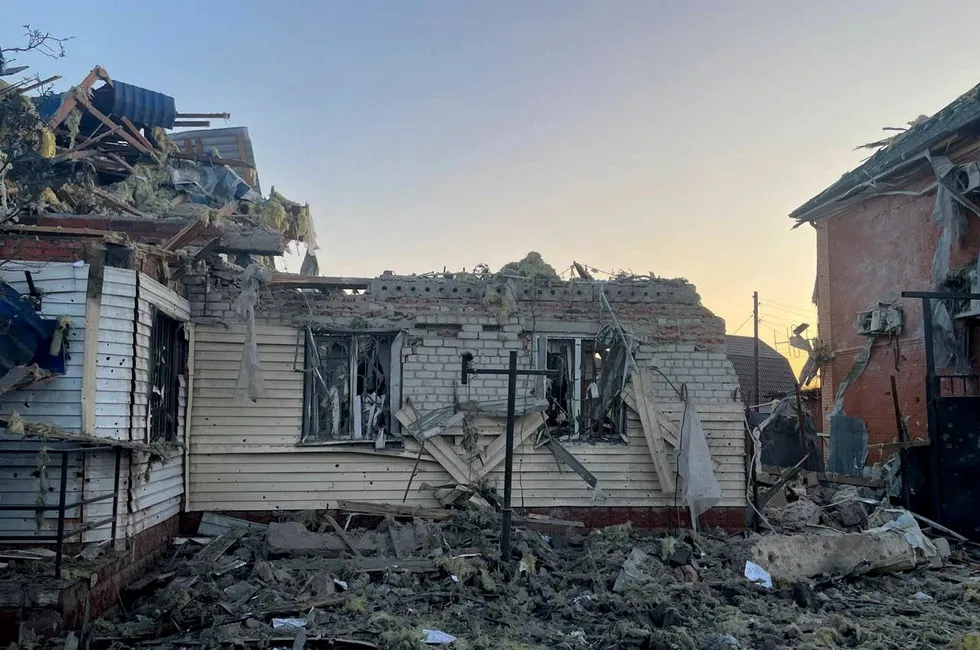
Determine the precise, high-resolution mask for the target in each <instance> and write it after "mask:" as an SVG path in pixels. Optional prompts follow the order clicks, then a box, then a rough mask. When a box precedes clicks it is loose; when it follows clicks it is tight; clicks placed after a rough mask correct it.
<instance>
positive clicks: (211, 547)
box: [188, 532, 239, 564]
mask: <svg viewBox="0 0 980 650" xmlns="http://www.w3.org/2000/svg"><path fill="white" fill-rule="evenodd" d="M238 540H239V536H238V535H237V534H235V533H234V532H231V533H225V534H224V535H222V536H221V537H216V538H215V539H214V540H212V541H211V543H210V544H208V545H207V546H205V547H204V548H202V549H201V550H200V551H198V553H197V555H195V556H194V559H193V560H191V561H190V562H188V564H205V563H208V564H210V563H212V562H217V561H218V559H220V558H221V556H222V555H224V554H225V553H227V552H228V550H229V549H230V548H231V547H232V546H234V545H235V544H236V543H238Z"/></svg>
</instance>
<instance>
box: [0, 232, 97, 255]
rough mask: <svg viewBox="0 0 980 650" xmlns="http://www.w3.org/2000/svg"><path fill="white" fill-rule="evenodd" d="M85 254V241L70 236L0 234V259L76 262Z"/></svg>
mask: <svg viewBox="0 0 980 650" xmlns="http://www.w3.org/2000/svg"><path fill="white" fill-rule="evenodd" d="M84 255H85V241H84V240H82V239H77V238H71V237H38V236H36V235H19V234H13V233H2V234H0V259H5V260H22V261H25V262H76V261H78V260H80V259H83V257H84Z"/></svg>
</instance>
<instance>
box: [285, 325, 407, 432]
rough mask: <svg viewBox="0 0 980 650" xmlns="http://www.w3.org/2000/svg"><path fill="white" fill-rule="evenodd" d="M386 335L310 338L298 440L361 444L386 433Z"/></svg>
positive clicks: (388, 358)
mask: <svg viewBox="0 0 980 650" xmlns="http://www.w3.org/2000/svg"><path fill="white" fill-rule="evenodd" d="M393 339H394V337H393V336H391V335H368V334H311V335H310V336H308V339H307V343H306V356H307V359H306V374H307V379H306V400H307V403H306V409H305V410H306V418H307V421H306V426H305V427H304V430H305V431H304V436H303V441H304V442H332V441H345V440H349V441H362V440H363V441H367V440H378V439H379V438H381V439H384V438H385V436H387V435H389V434H390V433H391V404H390V398H391V391H390V383H389V377H390V376H391V358H392V355H391V348H392V342H393Z"/></svg>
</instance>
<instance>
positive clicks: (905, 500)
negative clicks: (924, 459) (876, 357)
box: [891, 375, 912, 510]
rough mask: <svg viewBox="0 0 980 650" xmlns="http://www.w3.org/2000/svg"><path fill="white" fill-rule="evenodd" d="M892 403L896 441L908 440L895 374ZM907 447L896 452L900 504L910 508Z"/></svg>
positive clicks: (907, 508) (910, 496) (893, 376)
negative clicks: (899, 481) (900, 482)
mask: <svg viewBox="0 0 980 650" xmlns="http://www.w3.org/2000/svg"><path fill="white" fill-rule="evenodd" d="M891 379H892V405H893V406H894V407H895V427H896V429H897V431H898V441H899V442H908V440H909V434H908V431H907V430H906V429H905V421H904V420H902V410H901V408H899V406H898V385H897V384H896V383H895V375H892V378H891ZM908 457H909V455H908V449H905V448H904V447H903V448H902V449H901V450H900V451H899V452H898V458H899V462H900V463H901V464H902V466H901V468H899V473H900V474H901V476H902V505H904V506H905V509H906V510H911V509H912V495H911V493H910V492H909V468H908V464H909V463H908Z"/></svg>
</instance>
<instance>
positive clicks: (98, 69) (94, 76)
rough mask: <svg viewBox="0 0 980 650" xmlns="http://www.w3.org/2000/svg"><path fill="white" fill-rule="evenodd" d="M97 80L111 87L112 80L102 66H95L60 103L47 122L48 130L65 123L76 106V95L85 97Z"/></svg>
mask: <svg viewBox="0 0 980 650" xmlns="http://www.w3.org/2000/svg"><path fill="white" fill-rule="evenodd" d="M99 79H101V80H102V81H104V82H106V83H107V84H109V85H112V79H110V78H109V73H108V72H106V71H105V70H104V69H103V68H102V66H98V65H97V66H95V67H94V68H92V71H91V72H89V73H88V75H86V77H85V78H84V79H82V83H80V84H78V86H76V87H75V88H76V92H73V93H69V94H68V96H67V97H65V99H64V101H63V102H61V106H59V107H58V110H57V111H55V113H54V115H53V116H52V117H51V119H50V120H48V128H49V129H51V130H54V129H56V128H58V125H59V124H61V123H62V122H64V121H65V119H66V118H67V117H68V115H69V114H71V112H72V110H73V109H74V108H75V106H76V105H77V104H78V93H82V94H83V95H85V96H87V95H88V91H89V89H90V88H91V87H92V84H94V83H95V82H96V81H98V80H99Z"/></svg>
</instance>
